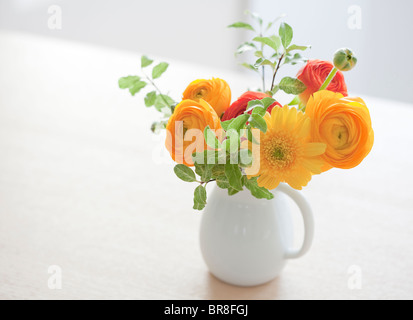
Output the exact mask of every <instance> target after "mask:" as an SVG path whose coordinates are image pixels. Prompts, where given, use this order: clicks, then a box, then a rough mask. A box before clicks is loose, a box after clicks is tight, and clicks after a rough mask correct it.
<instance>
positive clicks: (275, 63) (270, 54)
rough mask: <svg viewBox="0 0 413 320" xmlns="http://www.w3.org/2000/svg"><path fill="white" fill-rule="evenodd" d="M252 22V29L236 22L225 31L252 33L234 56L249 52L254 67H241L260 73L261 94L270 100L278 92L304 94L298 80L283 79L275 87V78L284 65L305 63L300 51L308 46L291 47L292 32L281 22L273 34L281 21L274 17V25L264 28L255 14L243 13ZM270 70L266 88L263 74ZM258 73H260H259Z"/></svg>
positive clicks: (269, 24) (262, 22)
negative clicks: (254, 59) (267, 69)
mask: <svg viewBox="0 0 413 320" xmlns="http://www.w3.org/2000/svg"><path fill="white" fill-rule="evenodd" d="M246 13H247V14H249V15H250V16H251V17H252V18H253V20H254V21H255V26H253V25H251V24H249V23H246V22H236V23H233V24H231V25H229V26H228V27H229V28H241V29H245V30H248V31H251V32H254V36H253V37H252V39H251V40H250V41H247V42H244V43H242V44H241V45H240V46H239V47H238V49H237V51H236V53H235V54H236V55H240V54H243V53H245V52H248V51H250V52H253V54H254V56H255V57H256V58H257V60H256V61H255V63H253V64H251V63H242V65H243V66H244V67H246V68H248V69H250V70H253V71H255V72H258V73H261V78H262V91H263V92H266V93H267V94H268V95H270V96H274V95H275V94H276V93H277V92H278V91H279V90H282V91H284V92H286V93H288V94H293V95H298V94H300V93H302V92H304V91H305V89H306V86H305V85H304V83H302V82H301V81H300V80H298V79H295V78H290V77H287V78H284V79H282V80H281V81H280V82H279V83H278V84H277V83H276V81H275V80H276V76H277V73H278V71H279V70H280V68H281V67H282V66H284V65H296V64H298V63H304V62H306V61H307V59H306V58H304V57H303V56H302V55H301V53H300V51H305V50H307V49H309V48H310V47H311V46H304V45H296V44H292V40H293V36H294V32H293V29H292V28H291V26H290V25H288V24H287V23H285V22H282V23H281V24H280V25H279V29H278V33H275V32H274V31H273V29H274V26H276V24H277V22H278V21H279V20H280V19H281V18H283V16H281V17H278V18H277V19H275V20H274V21H271V22H269V23H267V24H265V23H264V20H263V19H262V18H261V17H260V16H259V15H257V14H256V13H251V12H246ZM266 68H270V69H271V71H272V77H271V84H270V86H269V87H268V90H266V89H267V87H266V79H265V70H266ZM260 71H261V72H260Z"/></svg>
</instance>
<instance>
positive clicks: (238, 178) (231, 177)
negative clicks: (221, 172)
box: [225, 163, 242, 191]
mask: <svg viewBox="0 0 413 320" xmlns="http://www.w3.org/2000/svg"><path fill="white" fill-rule="evenodd" d="M225 175H226V177H227V178H228V182H229V184H230V186H231V187H232V188H233V189H235V190H237V191H242V173H241V170H240V169H239V166H238V164H230V163H227V164H225Z"/></svg>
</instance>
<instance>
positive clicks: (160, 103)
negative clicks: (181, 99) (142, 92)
mask: <svg viewBox="0 0 413 320" xmlns="http://www.w3.org/2000/svg"><path fill="white" fill-rule="evenodd" d="M174 103H175V101H174V100H173V99H172V98H171V97H170V96H167V95H166V94H159V95H157V96H156V99H155V108H156V110H158V111H161V112H162V110H163V109H164V108H169V109H171V106H172V105H174Z"/></svg>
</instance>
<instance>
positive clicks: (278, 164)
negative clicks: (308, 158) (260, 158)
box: [263, 136, 297, 170]
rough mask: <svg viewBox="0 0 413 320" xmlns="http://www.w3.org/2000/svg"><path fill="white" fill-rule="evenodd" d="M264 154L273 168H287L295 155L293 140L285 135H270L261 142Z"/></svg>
mask: <svg viewBox="0 0 413 320" xmlns="http://www.w3.org/2000/svg"><path fill="white" fill-rule="evenodd" d="M263 149H264V150H263V151H264V156H265V158H266V159H267V161H268V162H269V163H270V164H271V166H272V167H274V168H275V169H279V170H282V169H286V168H289V167H290V166H291V165H292V164H293V163H294V161H295V159H296V157H297V147H296V144H295V142H294V141H293V140H292V139H291V138H289V137H286V136H276V137H271V138H270V139H269V140H268V141H266V142H265V143H264V144H263Z"/></svg>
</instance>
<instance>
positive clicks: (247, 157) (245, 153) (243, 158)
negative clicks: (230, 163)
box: [239, 149, 253, 167]
mask: <svg viewBox="0 0 413 320" xmlns="http://www.w3.org/2000/svg"><path fill="white" fill-rule="evenodd" d="M239 160H240V161H239V163H240V165H241V166H243V167H249V166H250V165H251V164H252V161H253V158H252V152H251V150H249V149H241V150H240V152H239Z"/></svg>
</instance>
